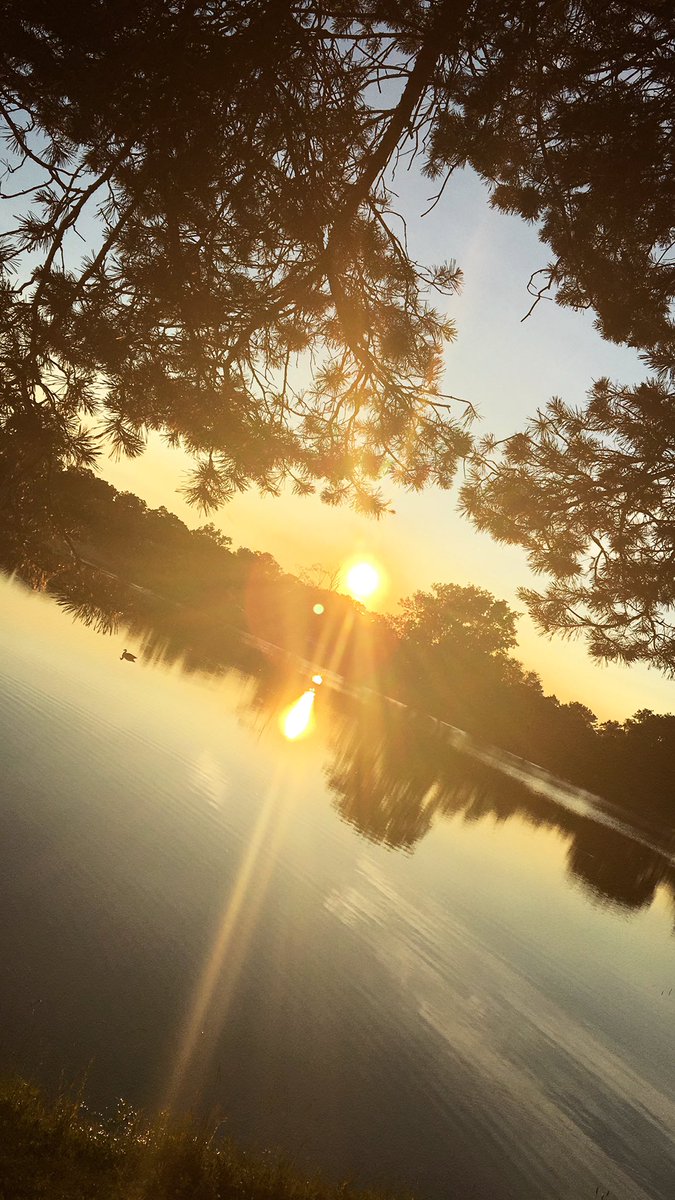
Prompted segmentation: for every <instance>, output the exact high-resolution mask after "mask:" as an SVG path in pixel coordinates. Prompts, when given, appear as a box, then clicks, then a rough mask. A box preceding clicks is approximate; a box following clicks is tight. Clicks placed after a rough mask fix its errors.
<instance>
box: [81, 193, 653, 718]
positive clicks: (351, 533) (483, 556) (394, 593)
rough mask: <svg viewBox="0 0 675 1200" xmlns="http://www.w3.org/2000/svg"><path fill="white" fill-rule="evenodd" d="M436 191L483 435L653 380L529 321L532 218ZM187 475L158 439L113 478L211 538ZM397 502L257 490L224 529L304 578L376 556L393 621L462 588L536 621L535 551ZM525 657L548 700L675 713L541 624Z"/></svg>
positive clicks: (453, 353) (646, 684)
mask: <svg viewBox="0 0 675 1200" xmlns="http://www.w3.org/2000/svg"><path fill="white" fill-rule="evenodd" d="M430 189H431V185H430V184H429V182H428V181H427V180H423V179H421V178H419V177H412V178H411V177H408V178H406V180H405V181H404V187H402V188H401V201H400V208H401V211H402V212H403V214H404V215H405V218H406V225H407V231H408V241H409V249H410V251H411V253H412V255H413V256H414V257H416V258H418V259H419V260H420V261H422V262H427V263H430V262H431V263H438V262H440V261H441V260H444V259H448V258H454V259H456V260H457V263H458V265H459V266H460V267H461V268H462V270H463V272H464V287H463V290H462V293H461V295H460V296H459V297H455V298H451V299H450V300H449V301H447V310H448V313H449V315H450V316H451V317H452V318H453V319H454V320H455V322H456V325H457V340H456V342H455V343H453V344H452V345H451V346H450V347H449V349H448V352H447V371H446V378H445V387H446V389H447V390H448V391H450V392H452V393H453V394H454V395H458V396H462V397H463V398H466V399H467V400H469V401H471V403H472V404H473V405H474V407H475V408H476V409H477V411H478V414H479V423H478V424H477V425H476V426H474V431H475V432H481V431H482V432H488V431H490V432H492V433H495V434H497V435H498V436H505V435H507V434H509V433H513V432H515V430H516V429H518V428H520V427H522V425H523V423H524V422H525V420H526V419H527V417H529V416H532V415H533V414H534V413H535V411H536V409H537V407H538V406H542V405H544V404H545V403H546V401H547V400H548V399H549V398H550V397H551V396H552V395H559V396H562V398H563V399H564V400H566V401H567V402H569V403H577V404H581V403H582V402H583V400H584V397H585V394H586V392H587V390H588V388H589V387H590V385H591V384H592V382H593V380H595V379H597V378H599V377H601V376H604V375H607V376H609V377H610V378H612V379H616V380H619V381H621V382H623V383H631V382H633V381H635V380H637V379H640V378H643V377H644V375H645V374H646V370H645V368H644V367H643V366H642V364H641V363H640V361H639V359H638V358H637V355H636V354H635V353H634V352H633V351H630V350H628V349H626V348H624V347H617V346H612V345H610V344H609V343H607V342H604V341H603V340H602V339H601V338H600V336H599V335H598V333H597V332H596V331H595V329H594V328H593V322H592V317H591V315H590V314H588V313H574V312H571V311H569V310H563V309H560V308H558V307H557V306H556V305H554V304H553V303H551V302H550V301H549V302H547V301H544V302H542V303H541V304H539V305H538V306H537V308H536V309H535V311H534V312H533V313H532V315H531V316H530V317H529V319H528V320H527V321H525V322H523V321H522V317H523V316H524V314H525V313H526V312H527V310H528V308H529V305H530V299H529V297H528V295H527V292H526V284H527V280H528V278H529V276H530V274H531V273H532V272H533V271H534V270H536V269H537V268H539V267H541V266H543V265H545V264H546V262H547V248H546V247H545V246H542V245H541V243H540V242H539V241H538V238H537V235H536V231H535V230H534V229H533V228H532V227H529V226H527V225H525V223H524V222H523V221H521V220H520V219H519V218H516V217H508V216H505V215H504V214H502V213H497V212H495V211H494V210H492V209H490V207H489V205H488V202H487V193H486V191H485V189H484V187H483V186H482V184H480V182H479V181H478V180H477V179H476V178H475V177H474V176H472V175H470V174H468V173H466V172H464V173H459V174H458V175H457V176H456V177H453V180H452V181H451V184H450V186H449V188H448V189H447V195H446V198H445V201H444V203H443V204H440V205H438V206H437V207H436V208H435V209H434V211H433V212H432V213H431V214H430V215H429V216H428V217H425V218H424V219H420V217H419V214H420V213H421V212H422V211H423V210H424V209H425V208H426V207H428V196H429V191H430ZM187 465H188V464H187V460H186V459H185V458H184V456H183V455H182V453H181V452H179V451H175V450H170V449H168V448H167V447H166V446H164V445H163V444H162V442H161V440H160V439H159V438H158V437H153V438H152V439H151V441H150V444H149V447H148V451H147V453H146V454H145V455H144V456H143V457H142V458H141V459H138V460H135V461H128V460H127V461H122V462H120V463H117V464H116V463H113V462H110V461H108V462H106V463H105V464H103V473H104V475H105V476H106V478H108V479H110V481H111V482H112V483H114V484H115V486H117V487H119V488H127V489H129V490H130V491H134V492H136V493H137V494H138V495H141V496H142V497H143V498H144V499H145V500H146V501H147V503H149V504H151V505H152V506H153V507H157V506H158V505H160V504H164V505H165V506H166V507H167V508H169V509H171V510H172V511H174V512H176V513H178V515H179V516H181V517H182V518H183V519H184V520H185V521H186V522H187V523H188V524H190V525H198V524H201V523H203V518H200V517H199V514H197V513H196V512H194V511H192V510H189V509H187V507H186V506H185V504H184V503H183V501H182V497H181V496H180V494H179V492H178V491H177V489H178V488H179V487H180V485H181V481H182V476H183V474H184V472H185V470H186V467H187ZM388 494H389V496H390V499H391V501H392V502H393V506H394V508H395V510H396V512H395V515H392V516H386V517H383V518H382V519H381V520H380V521H379V522H374V521H372V520H371V519H369V518H366V517H361V516H358V515H357V514H355V513H353V512H352V511H350V510H349V509H335V508H330V507H328V506H326V505H323V504H321V502H320V501H319V500H318V499H316V498H314V497H309V498H307V497H305V498H299V497H294V496H292V495H284V496H282V497H281V498H280V499H274V498H271V497H260V496H258V495H257V494H256V493H254V492H252V491H251V492H247V493H244V494H242V495H240V496H237V497H235V499H234V500H232V501H231V502H230V503H229V504H228V505H227V507H226V508H224V509H223V510H221V512H220V513H218V514H216V515H215V516H214V517H213V518H210V519H213V520H214V522H215V523H216V524H218V525H220V526H221V527H222V529H223V530H224V531H225V532H226V533H227V534H229V535H230V536H231V537H232V539H233V542H234V544H235V546H238V545H245V546H250V547H251V548H252V549H257V550H267V551H269V552H271V553H272V554H274V556H275V557H276V558H277V560H278V561H279V563H280V564H281V566H282V567H283V568H284V569H285V570H288V571H293V572H296V573H297V572H299V571H301V570H302V569H304V568H307V567H310V566H312V565H313V564H315V563H321V564H322V565H323V566H324V567H326V568H327V569H328V570H334V569H336V568H337V567H339V566H340V564H341V563H343V562H344V561H345V560H347V559H349V558H351V557H353V555H354V554H356V553H364V554H366V555H369V556H372V557H373V558H375V559H377V560H378V561H379V562H380V563H381V564H382V567H383V570H384V572H385V574H386V575H387V577H388V580H389V587H388V591H387V593H386V595H385V596H383V597H382V598H381V601H380V607H382V608H384V609H395V608H396V605H397V602H398V600H399V598H400V597H401V596H404V595H407V594H409V593H410V592H412V591H414V590H415V589H416V588H428V587H430V585H431V584H432V583H435V582H451V583H459V584H467V583H473V584H475V585H477V586H479V587H484V588H487V589H488V590H489V591H491V592H493V593H494V594H495V595H496V596H498V597H501V598H504V599H506V600H508V601H509V602H510V603H511V604H512V605H513V607H514V608H516V609H519V610H522V605H521V604H520V603H519V601H518V600H517V597H516V594H515V593H516V588H517V587H518V586H520V585H525V586H527V585H529V584H530V583H531V582H532V576H531V574H530V572H529V570H528V568H527V564H526V561H525V555H524V553H523V552H522V551H521V550H519V549H517V548H515V547H505V546H499V545H497V544H496V543H495V542H493V541H492V539H491V538H490V537H489V536H487V535H485V534H479V533H477V532H476V531H475V530H474V529H473V528H472V527H471V526H470V525H469V524H468V523H467V522H466V521H464V520H462V519H461V518H460V517H459V516H458V514H457V512H456V504H455V497H454V495H453V494H452V493H447V492H441V491H439V490H438V489H434V488H432V489H429V490H427V491H425V492H423V493H421V494H410V493H405V492H402V491H401V490H400V489H394V488H392V489H391V490H390V492H389V493H388ZM535 586H536V582H535ZM518 654H519V656H520V657H521V658H522V660H523V661H524V662H525V664H526V665H527V666H528V667H530V668H532V669H534V670H536V671H538V672H539V673H540V674H541V676H542V679H543V682H544V686H545V688H546V690H547V691H554V692H555V693H556V694H557V695H558V696H559V697H560V699H562V700H572V699H578V700H581V701H583V702H584V703H586V704H588V705H589V706H590V707H591V708H592V709H593V710H594V711H595V712H596V713H597V714H598V716H599V717H601V719H607V718H609V717H613V718H617V719H624V718H625V717H626V716H629V715H630V714H631V713H633V712H635V711H636V710H637V709H638V708H653V709H655V710H656V711H673V710H675V683H674V682H673V681H670V680H667V679H666V678H665V677H664V676H662V675H661V674H660V673H658V672H656V671H653V670H648V669H647V668H646V667H635V666H634V667H630V668H628V667H618V666H612V667H600V666H597V665H595V664H594V663H592V661H591V660H590V659H589V658H588V656H587V654H586V652H585V650H584V647H583V642H582V641H581V640H575V641H571V642H570V641H567V642H564V641H562V640H561V639H560V638H556V639H554V640H552V641H549V640H548V639H545V638H542V637H541V636H539V635H538V634H537V633H536V631H535V630H534V627H533V626H532V624H531V622H530V621H529V619H528V618H527V617H523V618H522V619H521V621H520V623H519V649H518Z"/></svg>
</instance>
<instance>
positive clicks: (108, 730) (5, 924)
mask: <svg viewBox="0 0 675 1200" xmlns="http://www.w3.org/2000/svg"><path fill="white" fill-rule="evenodd" d="M125 647H128V648H129V649H130V650H131V651H133V652H134V653H135V654H137V655H138V661H137V662H135V663H129V662H125V661H121V660H120V655H121V653H122V650H123V649H124V648H125ZM0 651H1V655H0V693H1V694H0V746H1V755H2V757H1V763H2V770H1V773H0V836H1V845H2V871H1V872H0V901H1V904H2V914H3V920H2V926H1V932H0V986H1V999H2V1020H1V1024H0V1037H1V1038H2V1043H1V1046H0V1068H1V1069H2V1070H3V1071H5V1072H9V1071H19V1072H21V1073H23V1074H27V1075H29V1076H30V1077H32V1078H35V1079H37V1080H39V1081H43V1082H44V1083H46V1084H48V1085H53V1084H56V1083H58V1082H59V1081H61V1080H65V1081H66V1082H73V1081H74V1082H77V1081H80V1080H82V1079H83V1078H86V1093H87V1096H88V1099H89V1102H90V1103H91V1104H92V1106H94V1107H98V1108H100V1109H102V1110H105V1111H108V1110H111V1109H114V1107H115V1105H116V1103H117V1100H118V1098H120V1097H124V1098H125V1099H126V1100H127V1101H129V1102H130V1103H131V1104H133V1105H134V1106H137V1107H141V1108H146V1109H148V1110H153V1111H154V1110H157V1109H159V1108H162V1107H166V1106H170V1107H173V1108H175V1109H177V1110H179V1111H186V1110H192V1111H196V1112H198V1113H204V1114H207V1113H210V1112H217V1113H218V1114H219V1115H220V1116H221V1117H223V1118H224V1120H225V1126H224V1128H225V1129H226V1130H227V1131H229V1132H230V1133H231V1134H232V1135H233V1136H234V1137H235V1138H236V1139H237V1140H238V1141H240V1142H241V1143H243V1144H244V1145H246V1146H249V1147H251V1148H254V1149H256V1150H261V1149H270V1150H272V1151H274V1152H277V1151H278V1152H281V1153H283V1154H284V1155H286V1156H287V1157H289V1158H291V1159H293V1160H294V1161H295V1162H296V1163H297V1164H299V1165H301V1166H304V1165H306V1166H307V1167H308V1168H320V1169H321V1170H322V1172H324V1173H325V1174H326V1175H327V1176H329V1177H332V1178H334V1179H336V1180H337V1179H343V1178H349V1179H351V1180H353V1181H354V1182H356V1183H358V1184H360V1185H364V1186H365V1185H375V1186H383V1187H388V1188H391V1189H395V1190H400V1191H403V1190H405V1189H408V1190H413V1191H415V1192H416V1193H417V1194H419V1195H420V1196H424V1197H429V1198H432V1200H441V1198H448V1200H450V1198H452V1197H458V1198H461V1200H464V1198H465V1197H476V1198H481V1200H483V1198H484V1200H506V1198H513V1200H535V1198H537V1200H539V1198H541V1197H546V1198H547V1200H578V1198H583V1197H588V1198H589V1200H594V1198H595V1197H596V1194H597V1189H598V1188H599V1189H600V1191H603V1190H604V1191H609V1192H610V1194H611V1196H612V1198H613V1200H646V1198H649V1200H671V1198H672V1195H673V1191H674V1181H675V1089H674V1088H673V1082H674V1076H675V1069H674V1064H675V938H674V937H673V932H674V922H675V865H674V862H673V857H672V854H669V853H668V852H667V851H666V850H663V849H659V846H658V845H655V844H653V839H648V838H646V837H644V836H643V835H637V834H636V835H635V836H634V837H633V836H631V835H630V834H629V833H628V832H627V831H626V830H625V829H624V828H622V827H621V826H620V825H617V824H616V823H612V822H611V821H609V822H608V821H607V820H604V821H603V820H602V819H597V820H596V819H595V818H594V816H593V813H592V811H589V810H588V807H587V806H586V807H584V805H583V804H581V805H574V804H569V805H567V807H566V806H565V804H564V795H563V793H562V792H561V796H560V797H558V800H559V801H561V802H560V803H559V802H558V801H557V800H556V799H555V798H554V792H552V791H551V790H550V789H548V791H549V793H550V794H546V793H547V786H546V784H545V782H544V783H543V784H542V780H541V779H539V778H535V776H534V775H533V778H532V787H531V788H530V787H528V786H527V780H526V781H525V782H523V780H522V779H515V778H513V777H510V776H507V775H503V774H502V773H501V772H500V771H498V770H496V769H495V767H494V766H493V765H490V764H489V763H484V762H478V761H476V760H472V759H471V758H467V757H466V756H464V755H462V754H460V753H459V752H458V751H457V750H456V749H453V748H452V747H449V746H445V745H444V744H442V740H439V738H438V735H434V736H432V735H431V734H429V733H428V731H426V730H425V729H423V728H421V727H420V726H419V725H418V724H416V723H415V722H414V721H413V720H412V719H410V718H408V717H407V716H406V715H405V714H400V713H394V712H390V711H389V708H388V706H387V705H385V704H383V703H378V702H377V701H375V700H373V699H372V698H371V700H370V701H369V702H368V703H363V704H359V703H357V702H356V701H353V700H349V699H348V698H345V697H344V696H340V695H339V694H336V693H335V694H331V692H330V691H329V690H328V689H327V688H326V686H325V685H322V686H321V687H318V686H317V688H316V695H315V697H314V698H313V701H311V703H313V706H314V714H313V715H314V726H313V728H312V729H311V730H310V732H309V733H308V735H307V736H306V737H304V738H300V739H298V740H295V741H290V740H288V739H287V738H286V737H284V734H283V730H282V728H281V724H280V721H281V718H282V714H283V713H284V712H285V711H286V710H287V708H288V706H289V704H291V703H292V702H293V700H295V699H297V698H299V697H300V696H301V695H302V694H303V692H305V691H307V690H308V689H309V687H310V680H309V677H307V678H303V677H302V672H298V671H293V670H290V669H289V670H286V671H285V672H281V671H280V670H279V669H275V670H274V671H272V672H266V671H262V672H261V671H258V672H257V673H255V674H248V673H247V672H246V671H244V670H243V668H242V667H241V664H240V667H239V668H238V669H235V668H234V667H230V668H228V667H226V666H225V665H223V664H221V665H219V666H215V665H213V664H211V665H209V663H208V662H200V661H197V660H195V657H194V655H193V656H192V657H191V656H190V654H188V653H186V654H181V653H178V652H177V651H176V650H175V647H174V648H173V649H172V648H171V647H169V646H168V645H167V644H166V641H164V642H163V641H162V638H161V637H159V636H157V635H156V634H154V633H153V631H152V630H150V629H143V628H142V627H141V626H139V625H137V626H131V628H130V627H128V626H127V627H123V630H122V631H120V632H119V633H117V634H115V635H114V636H108V637H106V636H102V635H101V634H100V633H98V632H96V630H95V629H94V628H93V627H86V626H85V625H83V624H81V623H77V622H73V620H72V619H71V616H70V615H69V614H68V613H66V612H65V611H63V610H62V609H61V608H59V607H58V606H57V605H56V604H55V603H54V601H53V600H51V599H50V598H49V597H47V596H45V595H43V594H36V593H30V592H27V591H26V590H25V589H24V588H23V587H21V586H20V585H18V584H17V583H14V582H11V581H7V580H0ZM542 793H544V794H542ZM671 845H672V842H671Z"/></svg>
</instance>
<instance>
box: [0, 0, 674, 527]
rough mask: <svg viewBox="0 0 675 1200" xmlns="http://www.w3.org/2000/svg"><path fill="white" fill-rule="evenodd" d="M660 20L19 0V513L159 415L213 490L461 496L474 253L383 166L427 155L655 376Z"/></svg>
mask: <svg viewBox="0 0 675 1200" xmlns="http://www.w3.org/2000/svg"><path fill="white" fill-rule="evenodd" d="M672 35H673V29H672V24H671V21H670V17H669V7H668V6H667V5H666V4H665V3H662V4H661V3H658V2H653V3H649V4H648V3H642V4H635V3H632V2H630V3H629V2H628V0H607V2H606V3H604V4H603V5H602V6H599V5H597V4H596V3H595V2H594V0H558V2H556V3H554V4H541V3H539V2H538V0H502V2H501V3H499V4H496V5H495V4H493V3H487V0H452V2H451V0H431V2H428V3H423V2H420V0H361V2H360V3H357V4H354V3H349V4H347V3H346V2H345V0H332V2H331V0H329V3H327V4H326V3H321V4H319V3H318V2H317V0H268V2H267V3H265V2H264V0H263V2H262V3H261V2H257V0H256V3H253V2H252V0H202V2H200V0H139V2H136V3H130V2H126V0H80V2H79V3H77V4H73V5H54V4H52V3H47V0H20V2H19V0H8V2H7V3H6V4H5V6H4V23H3V45H2V48H1V49H0V121H1V122H2V124H3V127H4V134H5V142H6V151H5V154H6V159H5V162H4V165H3V168H2V182H1V184H0V187H1V198H2V200H3V201H4V202H5V203H4V204H3V208H4V209H5V210H6V213H7V214H8V215H7V217H6V219H5V220H4V235H3V238H2V244H1V247H0V271H1V272H2V275H1V280H0V359H1V361H2V385H1V391H0V475H1V483H0V487H1V488H2V499H3V502H4V506H5V507H9V508H10V509H12V508H13V509H14V510H15V511H16V510H18V509H19V508H20V509H21V510H22V512H24V513H25V512H27V511H29V510H30V508H31V505H37V511H38V512H39V514H40V519H41V520H42V519H44V512H45V510H46V508H48V507H49V506H48V504H46V502H45V496H46V495H48V492H49V480H50V477H51V475H52V474H53V472H54V470H55V469H56V468H58V467H61V466H64V465H68V464H74V465H76V466H88V465H91V464H92V463H94V462H95V461H96V458H97V456H98V455H99V454H101V453H102V452H106V451H110V450H112V451H113V452H114V453H126V454H132V455H133V454H138V453H140V452H141V451H142V449H143V446H144V442H145V439H146V436H147V433H148V431H150V430H158V431H160V432H161V433H162V434H163V436H165V437H166V438H167V439H168V440H169V441H171V442H172V443H174V444H179V445H182V446H183V447H184V448H185V449H186V450H187V451H188V452H189V453H190V454H191V455H192V456H193V458H194V463H195V465H194V471H193V474H192V477H191V479H190V482H189V484H188V487H187V492H188V498H189V499H190V500H191V501H192V502H194V503H196V504H198V505H200V506H201V507H202V508H203V509H204V510H207V509H209V508H212V507H214V506H217V505H218V504H219V503H222V502H223V501H224V500H226V499H227V497H228V496H229V495H231V494H232V492H233V491H235V490H237V489H241V488H244V487H246V486H248V485H249V484H255V485H257V486H259V487H261V488H263V489H265V490H268V491H271V492H273V493H274V492H277V491H278V490H279V488H280V487H281V485H282V484H283V483H284V481H286V482H288V481H290V482H291V483H292V485H293V486H294V487H295V489H296V490H297V491H298V492H300V493H305V492H307V491H310V490H313V489H314V488H317V487H318V488H319V490H320V492H321V495H322V497H323V499H324V500H326V501H327V502H329V503H339V502H341V501H343V500H350V501H351V502H352V503H354V504H356V505H357V506H359V507H360V508H362V509H363V510H365V511H368V512H372V513H375V514H377V513H379V512H381V511H382V510H383V509H384V508H385V507H386V504H387V496H386V484H387V481H392V482H395V483H399V484H402V485H403V486H406V487H410V488H419V487H422V486H424V485H425V484H427V483H435V484H437V485H439V486H441V487H447V486H449V484H450V483H451V482H452V479H453V476H454V473H455V469H456V465H457V462H458V460H459V459H460V458H462V457H464V456H466V455H467V454H468V453H469V452H470V449H471V439H470V436H469V433H468V430H467V427H466V418H467V414H468V413H469V412H470V410H469V409H467V408H466V407H465V406H463V405H462V403H460V402H459V401H457V400H455V399H454V398H453V397H452V396H451V395H448V394H446V393H445V392H444V390H443V387H444V385H443V382H442V370H443V359H442V352H443V348H444V345H445V343H446V342H447V341H448V340H449V339H450V338H452V337H453V334H454V330H453V326H452V322H451V320H450V319H449V316H448V314H447V313H446V312H445V311H442V307H441V309H440V310H439V308H437V307H434V304H437V305H438V304H439V300H438V299H436V300H434V293H436V295H438V293H440V294H441V296H442V295H443V294H445V295H452V293H453V292H454V291H455V290H456V289H457V288H458V286H459V284H460V273H459V271H458V269H457V267H456V266H455V264H454V263H452V262H440V263H438V264H426V265H422V264H419V263H416V262H414V261H413V260H412V259H411V257H410V254H409V252H408V249H407V243H406V238H405V231H404V227H403V225H402V223H401V221H400V220H399V219H398V217H397V216H396V213H395V212H394V202H395V197H394V194H393V191H392V189H391V186H390V181H391V171H392V170H393V169H394V168H395V167H396V166H397V165H399V166H401V167H402V166H408V165H410V163H412V162H414V161H416V162H417V164H418V165H419V167H420V168H421V169H423V170H424V171H425V172H426V173H427V174H428V175H429V176H430V177H432V178H433V179H435V180H437V185H436V186H437V189H438V192H439V194H440V193H441V192H442V191H443V189H444V186H445V184H446V183H447V181H448V179H449V177H450V176H451V174H452V172H453V170H455V169H456V168H457V167H460V166H462V165H464V164H467V163H468V164H470V165H471V166H472V167H473V168H474V169H475V170H477V171H478V172H479V174H480V175H481V176H482V178H483V179H484V180H485V181H486V183H487V185H488V186H489V189H490V195H491V199H492V202H493V204H495V205H497V206H498V207H500V208H501V209H503V210H505V211H511V212H517V213H519V214H520V215H521V216H522V217H523V218H525V219H526V220H532V221H537V222H538V224H539V229H540V233H541V237H542V239H543V241H544V242H545V243H547V245H548V246H549V250H550V254H551V258H550V261H549V262H548V264H544V266H543V267H542V273H541V275H540V276H538V277H537V278H536V279H533V280H532V281H531V288H532V290H533V296H534V300H533V302H534V303H536V299H537V297H538V296H539V295H540V294H551V295H552V296H553V297H554V298H555V299H556V300H557V301H558V302H559V303H561V304H564V305H571V306H572V307H575V308H580V307H587V308H591V309H593V310H594V312H595V314H596V318H597V323H598V327H599V329H600V330H601V332H602V333H603V334H604V335H605V336H607V337H610V338H613V339H614V340H617V341H623V342H626V343H627V344H629V345H631V346H634V347H636V348H638V349H640V350H642V351H643V352H644V353H645V354H646V356H647V357H648V361H649V364H650V366H651V367H652V369H654V370H655V371H660V370H663V369H664V368H665V367H666V366H667V365H668V363H669V362H670V361H671V350H672V341H673V338H672V325H671V323H670V305H671V302H672V295H673V286H674V279H675V272H674V269H673V262H672V256H671V250H670V248H671V245H672V241H673V230H672V225H673V218H672V183H671V181H672V144H673V143H672V126H671V122H672V112H673V104H672V77H671V72H670V51H671V48H672ZM450 249H451V248H450ZM442 304H443V305H444V304H445V302H442ZM668 461H670V460H668ZM669 478H670V480H671V485H672V472H671V475H670V477H669ZM477 507H478V500H476V503H475V504H474V509H475V510H476V511H477ZM487 524H488V526H489V522H488V523H487Z"/></svg>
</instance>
